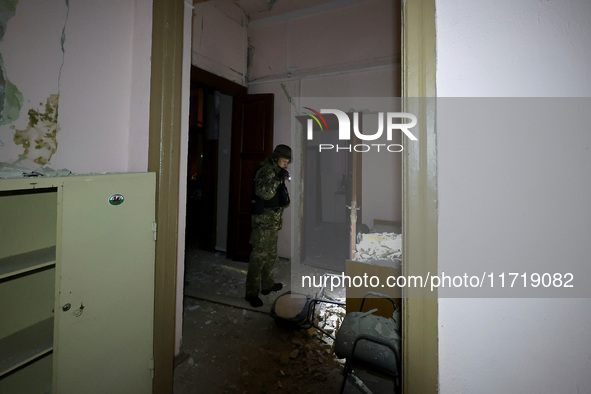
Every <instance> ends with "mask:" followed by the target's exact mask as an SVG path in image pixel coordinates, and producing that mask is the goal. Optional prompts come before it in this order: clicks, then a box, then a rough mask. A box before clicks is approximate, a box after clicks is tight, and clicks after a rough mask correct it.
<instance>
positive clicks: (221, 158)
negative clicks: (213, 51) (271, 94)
mask: <svg viewBox="0 0 591 394" xmlns="http://www.w3.org/2000/svg"><path fill="white" fill-rule="evenodd" d="M245 94H246V88H244V87H242V86H240V85H237V84H234V83H232V82H230V81H227V80H225V79H223V78H221V77H218V76H216V75H214V74H211V73H209V72H206V71H203V70H201V69H198V68H196V67H193V68H192V70H191V96H190V109H189V141H188V155H187V178H186V181H187V216H186V219H187V220H186V230H185V244H186V247H187V248H198V249H201V250H206V251H216V250H217V251H222V252H225V251H226V249H227V242H228V221H229V217H228V216H229V198H230V178H231V173H232V168H231V153H232V152H231V150H232V148H231V141H232V135H233V134H234V128H235V127H237V125H236V123H237V122H239V119H236V118H235V116H234V113H235V106H236V102H239V101H240V97H242V96H243V95H245Z"/></svg>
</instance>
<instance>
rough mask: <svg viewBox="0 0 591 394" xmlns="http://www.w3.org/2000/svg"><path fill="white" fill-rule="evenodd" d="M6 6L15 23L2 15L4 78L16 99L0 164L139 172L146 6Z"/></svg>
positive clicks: (35, 2) (59, 0) (144, 136)
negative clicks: (19, 100) (11, 9)
mask: <svg viewBox="0 0 591 394" xmlns="http://www.w3.org/2000/svg"><path fill="white" fill-rule="evenodd" d="M9 3H14V4H16V8H15V12H14V16H12V17H10V18H8V19H7V18H6V16H5V15H6V13H5V12H3V11H2V12H0V19H1V21H0V22H1V23H2V26H1V27H2V28H3V30H4V37H3V39H2V41H0V53H1V54H2V59H3V61H4V70H3V73H2V75H3V76H5V77H4V80H5V81H6V79H7V78H8V79H9V80H10V82H11V83H12V84H13V85H14V86H15V87H16V88H18V90H19V91H20V92H22V108H21V110H20V111H19V113H18V115H17V116H15V115H12V116H11V118H8V119H7V118H6V117H3V119H4V121H3V124H2V125H1V126H0V141H1V143H0V162H8V163H17V164H19V165H21V166H24V167H26V168H28V169H35V168H38V167H39V166H43V165H45V166H48V167H51V168H55V169H59V168H67V169H69V170H71V171H73V172H78V173H84V172H106V171H129V170H137V171H145V170H146V169H147V154H148V153H147V146H148V130H147V124H148V119H149V99H148V97H149V85H150V52H151V45H150V43H151V2H150V1H148V0H139V1H137V0H135V1H134V0H125V1H116V0H107V1H103V2H100V4H99V3H97V2H92V1H89V0H84V1H76V2H70V1H69V0H20V1H18V2H10V1H3V2H0V5H2V6H3V7H5V6H6V5H7V4H9ZM0 11H1V10H0ZM4 86H6V89H5V92H9V86H10V85H8V84H7V83H5V85H4ZM5 97H6V95H5ZM5 101H6V100H5ZM13 101H14V100H13ZM132 102H133V105H132ZM4 109H6V106H4ZM15 112H16V111H12V112H10V111H9V112H7V111H4V113H5V114H8V113H15ZM130 135H131V136H132V137H133V138H132V137H130ZM132 144H133V148H131V147H130V146H131V145H132Z"/></svg>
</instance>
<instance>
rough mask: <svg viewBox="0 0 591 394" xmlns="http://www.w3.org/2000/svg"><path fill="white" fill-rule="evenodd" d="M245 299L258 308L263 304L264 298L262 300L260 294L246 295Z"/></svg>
mask: <svg viewBox="0 0 591 394" xmlns="http://www.w3.org/2000/svg"><path fill="white" fill-rule="evenodd" d="M244 299H245V300H246V301H248V302H250V305H251V306H252V307H253V308H258V307H259V306H262V305H263V300H261V299H260V298H259V297H258V296H246V297H244Z"/></svg>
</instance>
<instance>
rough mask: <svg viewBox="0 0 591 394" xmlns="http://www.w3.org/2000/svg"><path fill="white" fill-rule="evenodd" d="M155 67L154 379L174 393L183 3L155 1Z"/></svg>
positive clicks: (151, 164)
mask: <svg viewBox="0 0 591 394" xmlns="http://www.w3.org/2000/svg"><path fill="white" fill-rule="evenodd" d="M152 7H153V9H152V57H151V60H152V69H151V77H150V123H149V125H150V126H149V127H150V130H149V146H148V171H151V172H155V173H156V222H157V225H158V229H157V234H158V236H157V240H156V268H155V279H154V285H155V289H154V303H155V305H154V381H153V388H152V391H153V392H154V393H157V394H168V393H172V391H173V382H174V356H175V354H174V351H175V332H176V327H175V325H176V301H177V300H176V275H177V256H178V254H177V242H178V215H179V176H180V146H181V142H180V135H181V123H182V121H183V120H182V119H181V106H182V99H183V97H182V94H183V89H182V73H183V67H182V62H183V23H184V10H185V5H184V1H183V0H154V1H153V3H152Z"/></svg>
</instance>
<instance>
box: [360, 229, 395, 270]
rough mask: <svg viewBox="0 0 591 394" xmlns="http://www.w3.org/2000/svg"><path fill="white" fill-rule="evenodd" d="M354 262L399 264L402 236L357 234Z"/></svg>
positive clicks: (392, 234) (393, 234)
mask: <svg viewBox="0 0 591 394" xmlns="http://www.w3.org/2000/svg"><path fill="white" fill-rule="evenodd" d="M359 235H360V236H361V237H360V238H361V240H360V241H359V242H357V246H356V248H355V249H356V252H357V253H355V261H359V262H362V263H365V262H375V261H383V260H387V261H392V262H399V261H400V259H401V258H402V234H395V233H368V234H359Z"/></svg>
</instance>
